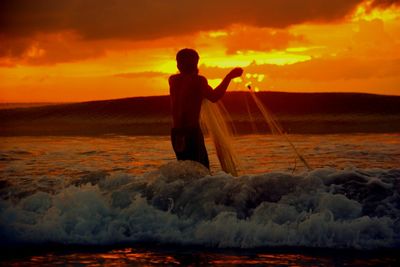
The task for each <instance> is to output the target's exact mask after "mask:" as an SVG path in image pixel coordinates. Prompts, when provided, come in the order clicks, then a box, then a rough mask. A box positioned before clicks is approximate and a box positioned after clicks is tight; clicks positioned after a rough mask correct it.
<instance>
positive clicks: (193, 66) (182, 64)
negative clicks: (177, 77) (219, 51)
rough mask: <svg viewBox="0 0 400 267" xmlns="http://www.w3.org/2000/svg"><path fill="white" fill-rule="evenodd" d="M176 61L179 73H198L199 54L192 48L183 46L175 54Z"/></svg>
mask: <svg viewBox="0 0 400 267" xmlns="http://www.w3.org/2000/svg"><path fill="white" fill-rule="evenodd" d="M176 62H177V64H178V69H179V71H180V72H181V73H185V74H190V73H198V71H199V70H198V68H197V63H198V62H199V54H197V52H196V51H195V50H193V49H189V48H185V49H182V50H180V51H179V52H178V53H177V54H176Z"/></svg>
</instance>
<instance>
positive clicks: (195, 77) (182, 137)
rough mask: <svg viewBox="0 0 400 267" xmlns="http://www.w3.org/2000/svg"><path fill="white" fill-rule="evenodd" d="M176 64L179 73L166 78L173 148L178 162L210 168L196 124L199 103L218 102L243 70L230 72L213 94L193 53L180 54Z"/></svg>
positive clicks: (181, 52) (185, 50) (238, 69)
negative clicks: (187, 161) (206, 101)
mask: <svg viewBox="0 0 400 267" xmlns="http://www.w3.org/2000/svg"><path fill="white" fill-rule="evenodd" d="M176 61H177V66H178V70H179V72H180V73H179V74H176V75H172V76H171V77H169V91H170V95H171V103H172V115H173V127H172V130H171V142H172V146H173V148H174V151H175V154H176V158H177V159H178V160H193V161H197V162H200V163H201V164H203V165H204V166H206V167H207V168H210V164H209V160H208V155H207V150H206V147H205V144H204V137H203V133H202V131H201V129H200V122H199V120H200V109H201V103H202V101H203V99H204V98H207V99H208V100H210V101H212V102H216V101H218V100H219V99H221V98H222V96H223V95H224V94H225V91H226V89H227V88H228V85H229V83H230V81H231V80H232V79H233V78H236V77H239V76H241V75H242V73H243V70H242V69H241V68H235V69H233V70H231V71H230V72H229V73H228V74H227V75H226V76H225V78H224V79H223V81H222V82H221V83H220V84H219V85H218V86H217V87H216V88H215V90H213V89H212V88H211V86H209V85H208V82H207V79H206V78H205V77H203V76H200V75H199V74H198V72H199V70H198V68H197V64H198V62H199V55H198V54H197V52H196V51H195V50H193V49H188V48H185V49H182V50H180V51H179V52H178V53H177V55H176Z"/></svg>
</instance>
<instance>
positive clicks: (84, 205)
mask: <svg viewBox="0 0 400 267" xmlns="http://www.w3.org/2000/svg"><path fill="white" fill-rule="evenodd" d="M99 175H100V174H99ZM90 177H92V179H89V178H90ZM10 191H12V190H11V189H10ZM50 192H51V190H47V191H46V192H43V191H37V192H34V193H32V194H30V195H27V196H23V197H21V198H18V199H16V198H12V197H9V198H7V199H6V198H3V199H2V200H0V240H1V241H0V242H1V243H2V245H6V244H15V243H17V244H31V243H35V244H37V243H39V244H41V243H47V242H55V243H61V244H91V245H93V244H116V243H122V242H124V243H126V242H128V243H136V242H156V243H158V244H160V243H161V244H180V245H183V244H185V245H201V246H208V247H241V248H253V247H265V246H302V247H323V248H356V249H375V248H393V247H399V246H400V221H399V218H400V196H399V195H400V194H399V193H400V169H391V170H384V169H370V170H361V169H347V170H336V169H331V168H323V169H316V170H313V171H311V172H305V173H303V174H301V175H291V174H288V173H264V174H259V175H243V176H240V177H232V176H231V175H229V174H226V173H224V172H219V173H216V174H214V175H210V174H209V173H208V170H206V169H204V167H202V166H201V165H199V164H197V163H194V162H190V161H187V162H171V163H169V164H167V165H164V166H162V167H160V168H159V169H158V170H155V171H152V172H148V173H145V174H144V175H141V176H133V175H130V174H126V173H119V174H112V175H104V173H101V175H100V176H99V177H98V175H92V176H85V177H83V178H82V181H81V182H80V183H75V184H70V185H68V186H66V187H65V188H63V189H61V190H57V191H56V192H54V193H50Z"/></svg>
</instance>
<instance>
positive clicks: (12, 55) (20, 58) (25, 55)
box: [0, 32, 105, 67]
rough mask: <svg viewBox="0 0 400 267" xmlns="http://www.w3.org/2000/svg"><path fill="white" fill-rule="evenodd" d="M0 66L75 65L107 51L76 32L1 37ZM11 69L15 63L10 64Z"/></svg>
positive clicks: (99, 44)
mask: <svg viewBox="0 0 400 267" xmlns="http://www.w3.org/2000/svg"><path fill="white" fill-rule="evenodd" d="M0 43H1V44H0V65H3V66H5V65H7V64H4V62H10V63H14V64H17V63H18V64H20V63H23V64H28V65H43V64H50V65H51V64H55V63H60V62H74V61H80V60H85V59H88V58H94V57H99V56H101V55H104V53H105V48H104V47H103V45H102V44H101V43H98V42H96V41H83V40H81V38H80V37H79V36H77V35H76V34H75V33H73V32H58V33H48V34H36V35H35V36H33V37H16V38H11V39H7V38H4V37H0ZM8 65H9V67H12V66H13V65H12V64H8Z"/></svg>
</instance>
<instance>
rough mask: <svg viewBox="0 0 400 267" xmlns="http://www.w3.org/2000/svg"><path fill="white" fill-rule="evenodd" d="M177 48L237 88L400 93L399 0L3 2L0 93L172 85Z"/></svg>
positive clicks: (102, 92) (109, 92) (73, 97)
mask: <svg viewBox="0 0 400 267" xmlns="http://www.w3.org/2000/svg"><path fill="white" fill-rule="evenodd" d="M184 47H190V48H195V49H196V50H198V52H199V54H200V65H201V66H200V72H201V74H203V75H205V76H206V77H207V78H208V79H209V83H210V84H211V85H213V86H214V85H216V84H218V82H219V81H220V78H222V77H223V75H225V74H226V73H227V72H228V70H229V68H231V67H234V66H241V67H243V68H244V69H245V75H244V77H243V79H242V80H240V79H238V80H236V81H235V83H233V84H232V85H231V86H230V90H232V91H233V90H245V88H244V84H245V83H247V82H249V81H250V82H252V83H253V85H254V87H257V88H258V90H269V91H288V92H367V93H376V94H391V95H400V53H399V51H400V50H399V48H400V1H398V0H336V1H326V0H285V1H275V0H247V1H243V0H230V1H223V0H220V1H213V0H203V1H183V0H170V1H165V0H141V1H128V0H114V1H109V0H86V1H83V0H82V1H79V0H59V1H52V0H36V1H30V0H5V1H2V2H1V3H0V102H70V101H85V100H97V99H111V98H122V97H132V96H146V95H164V94H168V83H167V77H168V76H169V75H170V74H173V73H175V72H176V71H177V70H176V63H175V54H176V52H177V51H178V50H179V49H181V48H184Z"/></svg>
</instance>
